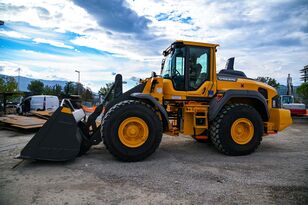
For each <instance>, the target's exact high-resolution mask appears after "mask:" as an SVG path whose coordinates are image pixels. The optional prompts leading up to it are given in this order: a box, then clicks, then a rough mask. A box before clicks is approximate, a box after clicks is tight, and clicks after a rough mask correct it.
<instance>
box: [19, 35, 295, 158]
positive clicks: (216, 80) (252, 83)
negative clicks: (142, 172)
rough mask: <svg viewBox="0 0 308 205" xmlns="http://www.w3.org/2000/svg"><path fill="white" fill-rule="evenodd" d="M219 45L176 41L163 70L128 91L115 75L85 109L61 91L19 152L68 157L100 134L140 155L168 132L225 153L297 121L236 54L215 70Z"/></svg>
mask: <svg viewBox="0 0 308 205" xmlns="http://www.w3.org/2000/svg"><path fill="white" fill-rule="evenodd" d="M217 46H218V45H217V44H209V43H200V42H190V41H182V40H180V41H176V42H174V43H172V44H171V45H170V46H169V47H168V48H167V49H166V50H165V51H164V52H163V55H164V59H163V61H162V67H161V73H160V75H156V73H154V72H153V73H152V76H151V77H150V78H147V79H144V80H141V81H140V84H139V85H137V86H135V87H134V88H132V89H131V90H129V91H127V92H125V93H123V92H122V76H121V75H119V74H118V75H116V78H115V82H114V84H113V86H112V88H111V90H110V91H109V93H108V94H107V96H106V98H105V100H104V102H103V103H102V104H101V105H100V106H98V107H97V108H96V110H95V112H94V113H93V114H91V115H90V116H88V117H87V116H86V115H85V114H84V112H83V111H82V110H81V109H77V108H76V106H74V105H73V104H72V103H71V101H70V100H68V99H64V100H63V102H62V103H61V106H60V107H59V108H58V110H57V111H56V112H55V113H54V114H53V116H52V117H51V118H50V119H49V120H48V121H47V122H46V123H45V125H44V126H43V127H42V128H41V129H40V130H39V132H38V133H37V134H36V135H35V136H34V137H33V138H32V139H31V140H30V142H29V143H28V144H27V145H26V147H25V148H24V149H23V150H22V151H21V153H20V156H19V158H23V159H37V160H51V161H65V160H71V159H74V158H75V157H77V156H80V155H82V154H84V153H86V152H87V151H88V150H89V149H90V147H91V146H92V145H94V144H98V143H100V142H101V141H103V142H104V144H105V146H106V148H107V149H108V150H109V151H110V153H111V154H112V155H114V156H115V157H116V158H117V159H119V160H121V161H139V160H143V159H145V158H147V157H148V156H150V155H151V154H152V153H153V152H154V151H155V150H156V149H157V147H158V146H159V144H160V142H161V138H162V135H163V133H165V134H169V135H179V134H183V135H188V136H192V137H193V138H194V139H196V140H197V141H203V140H206V139H208V138H209V139H210V140H211V142H212V143H213V144H214V145H215V147H216V148H217V150H218V151H220V152H222V153H224V154H226V155H246V154H249V153H252V152H253V151H255V150H256V149H257V147H258V146H259V145H260V142H261V140H262V137H263V136H265V135H267V134H271V133H277V132H278V131H281V130H283V129H285V128H286V127H288V126H289V125H290V124H291V123H292V119H291V115H290V111H289V110H285V109H281V104H280V101H279V96H278V94H277V91H276V90H275V89H274V88H273V87H271V86H269V85H267V84H264V83H261V82H258V81H256V80H254V79H250V78H248V77H246V75H245V74H244V73H243V72H241V71H237V70H234V69H233V65H234V58H230V59H229V60H228V62H227V64H226V68H225V69H223V70H221V71H220V72H219V73H216V48H217ZM98 116H102V118H101V125H100V126H97V125H96V123H95V120H96V119H97V117H98Z"/></svg>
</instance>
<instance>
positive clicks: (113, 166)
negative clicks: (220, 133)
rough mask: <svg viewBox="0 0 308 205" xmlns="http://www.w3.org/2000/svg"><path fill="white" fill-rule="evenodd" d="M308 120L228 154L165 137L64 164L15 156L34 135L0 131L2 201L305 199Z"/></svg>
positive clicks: (94, 151)
mask: <svg viewBox="0 0 308 205" xmlns="http://www.w3.org/2000/svg"><path fill="white" fill-rule="evenodd" d="M307 133H308V120H296V121H295V123H294V124H293V125H292V126H291V127H289V128H287V129H286V130H285V131H284V132H281V133H279V134H278V135H272V136H269V137H265V138H264V139H263V141H262V144H261V146H260V148H259V149H258V150H257V151H256V152H255V153H253V154H251V155H248V156H241V157H229V156H224V155H222V154H220V153H218V152H217V151H216V150H215V148H214V147H213V146H212V145H211V144H209V143H198V142H196V141H194V140H193V139H191V138H189V137H184V136H179V137H169V136H164V138H163V141H162V143H161V145H160V148H159V149H158V150H157V151H156V152H155V153H154V154H153V155H152V156H151V157H150V158H148V159H146V160H145V161H142V162H136V163H123V162H118V161H116V160H115V159H114V158H113V157H112V156H111V155H110V154H109V153H108V151H107V150H106V149H105V147H104V146H102V145H98V146H96V147H93V148H92V149H91V150H90V151H89V153H88V154H86V155H84V156H82V157H79V158H77V159H76V160H74V161H70V162H66V163H51V162H31V161H25V162H23V163H22V164H20V165H19V166H18V167H16V168H15V169H12V167H13V166H14V165H15V164H16V163H17V162H18V161H19V160H15V159H13V157H14V156H15V155H17V154H18V153H19V151H20V149H21V148H22V147H23V146H24V145H25V144H26V143H27V142H28V141H29V140H30V138H31V137H32V136H33V134H20V133H17V132H13V131H5V130H0V204H134V205H136V204H248V203H249V204H308V134H307Z"/></svg>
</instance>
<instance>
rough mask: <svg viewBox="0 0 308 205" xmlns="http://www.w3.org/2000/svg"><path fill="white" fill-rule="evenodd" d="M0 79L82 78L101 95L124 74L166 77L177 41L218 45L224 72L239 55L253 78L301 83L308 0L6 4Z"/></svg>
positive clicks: (306, 56)
mask: <svg viewBox="0 0 308 205" xmlns="http://www.w3.org/2000/svg"><path fill="white" fill-rule="evenodd" d="M0 20H3V21H5V25H4V26H0V73H2V74H6V75H17V71H16V69H17V68H21V75H23V76H26V77H32V78H41V79H54V80H70V81H76V80H77V73H75V70H80V71H81V82H82V83H83V84H85V85H86V86H88V87H90V88H91V89H92V90H93V91H97V90H98V89H99V88H100V87H101V86H103V85H104V84H105V83H106V82H110V81H112V80H113V78H114V76H113V75H112V73H121V74H123V76H124V78H125V80H127V81H128V82H130V83H129V85H131V84H133V83H134V81H133V79H137V78H145V77H148V76H150V73H151V71H156V72H158V73H159V71H160V63H161V58H162V56H161V52H162V50H163V49H165V48H166V47H167V46H168V45H169V44H170V43H172V42H173V41H174V40H176V39H185V40H193V41H204V42H209V43H218V44H220V47H219V48H218V52H217V63H218V67H217V69H218V70H220V69H222V68H223V67H224V64H225V62H226V60H227V59H228V58H229V57H232V56H235V57H236V62H235V68H236V69H239V70H242V71H244V72H245V73H246V74H247V75H248V76H249V77H251V78H256V77H257V76H269V77H274V78H276V79H277V80H278V81H279V82H280V83H282V84H286V78H287V74H288V73H290V74H291V76H292V77H293V83H294V84H295V85H299V84H300V73H299V70H300V69H302V68H303V67H304V65H307V64H308V1H307V0H280V1H278V0H275V1H274V0H272V1H259V0H250V1H248V0H247V1H240V0H238V1H228V0H219V1H218V0H217V1H213V0H195V1H189V0H182V1H166V0H147V1H143V0H127V1H124V0H113V1H107V0H101V1H96V0H87V1H85V0H67V1H66V0H52V1H49V0H41V1H33V0H23V1H20V0H5V1H4V0H0Z"/></svg>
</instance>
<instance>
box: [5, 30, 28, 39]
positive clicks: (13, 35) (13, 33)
mask: <svg viewBox="0 0 308 205" xmlns="http://www.w3.org/2000/svg"><path fill="white" fill-rule="evenodd" d="M0 35H4V36H7V37H10V38H18V39H30V37H29V36H26V35H24V34H22V33H19V32H16V31H4V30H0Z"/></svg>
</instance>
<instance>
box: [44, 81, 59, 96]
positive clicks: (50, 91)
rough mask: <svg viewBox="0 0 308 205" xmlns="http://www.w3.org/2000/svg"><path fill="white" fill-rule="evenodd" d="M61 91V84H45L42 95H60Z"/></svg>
mask: <svg viewBox="0 0 308 205" xmlns="http://www.w3.org/2000/svg"><path fill="white" fill-rule="evenodd" d="M61 91H62V87H61V85H58V84H56V85H54V86H48V85H45V87H44V91H43V94H44V95H55V96H60V95H61Z"/></svg>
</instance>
